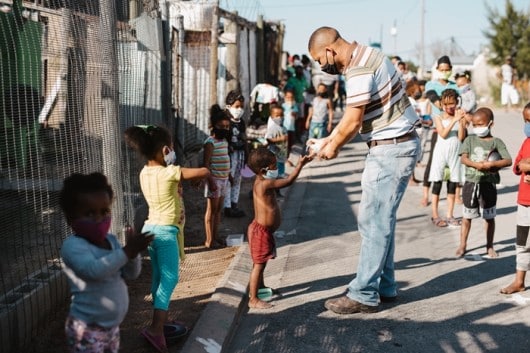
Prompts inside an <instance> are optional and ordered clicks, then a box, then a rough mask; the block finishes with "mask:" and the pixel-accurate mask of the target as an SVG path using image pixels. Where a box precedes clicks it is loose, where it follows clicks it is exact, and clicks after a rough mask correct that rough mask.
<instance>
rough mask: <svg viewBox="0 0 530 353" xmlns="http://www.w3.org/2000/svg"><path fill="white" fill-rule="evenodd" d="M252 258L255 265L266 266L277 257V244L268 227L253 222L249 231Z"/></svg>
mask: <svg viewBox="0 0 530 353" xmlns="http://www.w3.org/2000/svg"><path fill="white" fill-rule="evenodd" d="M247 236H248V245H249V247H250V256H251V257H252V262H254V263H255V264H264V263H266V262H267V261H268V260H270V259H274V258H275V257H276V242H275V241H274V236H273V235H272V233H271V231H270V230H269V229H267V227H264V226H262V225H261V224H259V223H258V222H256V221H252V223H250V225H249V226H248V231H247Z"/></svg>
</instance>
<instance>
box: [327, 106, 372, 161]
mask: <svg viewBox="0 0 530 353" xmlns="http://www.w3.org/2000/svg"><path fill="white" fill-rule="evenodd" d="M364 109H365V106H364V105H363V106H360V107H346V111H345V112H344V115H343V116H342V119H340V121H339V123H338V124H337V126H335V128H334V129H333V131H332V132H331V134H330V135H329V137H328V138H327V139H325V142H324V144H323V146H322V149H321V151H320V153H319V154H318V156H319V157H320V158H324V159H332V158H335V157H337V155H338V154H339V150H340V149H341V148H342V146H344V145H345V144H346V143H347V142H348V141H350V140H351V139H352V138H353V137H354V136H355V135H357V133H358V132H359V130H360V129H361V126H362V119H363V115H364Z"/></svg>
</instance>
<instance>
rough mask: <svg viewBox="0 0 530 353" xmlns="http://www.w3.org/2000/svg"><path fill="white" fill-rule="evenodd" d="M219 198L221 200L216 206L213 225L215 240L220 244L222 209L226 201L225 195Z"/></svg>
mask: <svg viewBox="0 0 530 353" xmlns="http://www.w3.org/2000/svg"><path fill="white" fill-rule="evenodd" d="M218 200H219V203H218V205H217V208H216V211H217V213H215V218H214V225H213V241H214V242H216V243H218V244H221V242H220V240H219V225H220V224H221V211H222V210H223V208H224V207H223V206H224V203H225V201H224V200H225V198H224V196H221V197H220V198H219V199H218Z"/></svg>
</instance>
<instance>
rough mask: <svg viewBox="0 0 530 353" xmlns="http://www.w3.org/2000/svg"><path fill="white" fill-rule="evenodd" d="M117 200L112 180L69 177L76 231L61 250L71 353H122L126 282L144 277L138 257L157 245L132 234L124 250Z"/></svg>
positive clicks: (67, 201)
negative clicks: (114, 226) (114, 230)
mask: <svg viewBox="0 0 530 353" xmlns="http://www.w3.org/2000/svg"><path fill="white" fill-rule="evenodd" d="M113 195H114V192H113V190H112V187H111V186H110V185H109V184H108V182H107V178H106V177H105V176H104V175H103V174H101V173H92V174H89V175H83V174H72V175H71V176H69V177H68V178H66V179H65V180H64V186H63V188H62V190H61V193H60V196H59V199H60V205H61V209H62V210H63V212H64V215H65V217H66V221H67V223H68V224H69V225H70V227H71V228H72V230H73V231H74V234H73V235H71V236H69V237H68V238H66V239H65V241H64V243H63V245H62V247H61V257H62V259H63V262H64V268H63V270H64V273H65V274H66V278H67V279H68V283H69V285H70V292H71V294H72V303H71V305H70V312H69V314H68V318H67V319H66V324H65V332H66V340H67V345H68V351H69V352H100V353H103V352H111V353H117V352H118V350H119V346H120V328H119V325H120V324H121V322H122V321H123V319H124V318H125V314H126V313H127V310H128V308H129V293H128V290H127V284H126V283H125V281H124V279H135V278H137V277H138V276H139V275H140V270H141V262H140V261H141V259H140V256H138V254H139V253H140V252H141V251H142V250H145V249H146V248H147V246H148V245H149V243H150V242H151V241H152V240H153V236H152V235H148V234H147V233H144V234H127V240H126V241H127V244H126V245H125V246H124V247H122V246H121V245H120V243H119V242H118V239H117V238H116V236H114V235H113V234H109V233H108V231H109V229H110V224H111V213H110V212H111V204H112V198H113ZM109 303H112V305H109Z"/></svg>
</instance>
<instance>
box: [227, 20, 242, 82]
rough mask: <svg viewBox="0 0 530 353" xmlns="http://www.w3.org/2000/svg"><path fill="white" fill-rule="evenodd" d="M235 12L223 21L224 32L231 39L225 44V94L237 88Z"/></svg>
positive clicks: (237, 28)
mask: <svg viewBox="0 0 530 353" xmlns="http://www.w3.org/2000/svg"><path fill="white" fill-rule="evenodd" d="M236 18H237V12H234V16H233V19H232V18H226V19H225V32H226V33H228V34H229V37H230V38H232V39H233V41H230V42H229V43H226V92H230V91H231V90H234V89H238V88H239V50H238V43H239V25H238V24H237V21H236Z"/></svg>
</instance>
